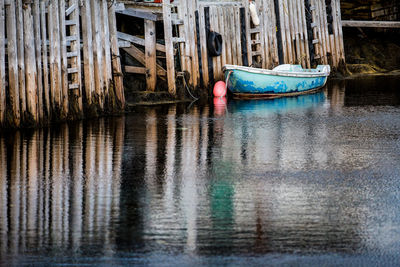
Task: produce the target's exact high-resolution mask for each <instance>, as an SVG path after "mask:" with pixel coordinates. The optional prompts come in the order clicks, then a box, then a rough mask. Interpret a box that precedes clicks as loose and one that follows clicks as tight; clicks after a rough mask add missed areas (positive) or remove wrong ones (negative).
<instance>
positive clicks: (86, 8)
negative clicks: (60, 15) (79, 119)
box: [81, 0, 95, 107]
mask: <svg viewBox="0 0 400 267" xmlns="http://www.w3.org/2000/svg"><path fill="white" fill-rule="evenodd" d="M81 17H82V40H83V73H84V83H85V96H86V103H87V104H88V105H89V107H90V106H91V105H92V104H93V97H94V90H95V83H94V68H93V64H94V62H93V37H92V23H91V6H90V0H84V1H83V6H82V8H81Z"/></svg>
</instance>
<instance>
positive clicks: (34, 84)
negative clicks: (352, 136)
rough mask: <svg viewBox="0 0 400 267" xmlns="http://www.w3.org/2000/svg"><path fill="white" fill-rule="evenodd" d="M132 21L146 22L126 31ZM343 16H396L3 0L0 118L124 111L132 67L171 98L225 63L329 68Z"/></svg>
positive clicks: (339, 45)
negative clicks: (215, 44) (216, 40)
mask: <svg viewBox="0 0 400 267" xmlns="http://www.w3.org/2000/svg"><path fill="white" fill-rule="evenodd" d="M251 5H254V7H255V14H254V13H251V11H250V10H251V7H250V6H251ZM252 8H253V7H252ZM254 15H256V16H255V17H254ZM132 22H134V23H139V24H141V26H140V27H142V28H143V32H132V31H127V30H126V28H129V27H125V26H126V25H128V26H129V24H130V23H132ZM360 23H361V24H360ZM124 25H125V26H124ZM344 26H346V27H399V23H398V22H373V21H370V22H357V21H350V20H346V21H342V18H341V6H340V1H339V0H329V1H328V0H293V1H292V0H254V1H253V2H252V3H250V2H249V1H248V0H238V1H231V2H226V1H224V2H217V1H201V0H175V1H173V2H172V3H171V2H170V0H164V1H163V3H149V2H140V3H139V2H135V1H127V0H125V1H121V0H120V1H112V2H110V1H107V0H68V1H64V0H55V1H49V0H35V1H26V0H15V1H12V0H0V36H1V37H0V125H1V126H0V127H13V128H19V127H32V126H33V127H36V126H40V125H46V124H48V123H50V122H54V121H66V120H73V119H81V118H84V117H89V116H99V115H102V114H112V113H120V112H123V111H124V109H125V106H126V101H125V92H124V82H125V83H126V77H127V76H128V75H133V76H132V77H142V79H144V80H145V88H143V90H145V91H148V92H155V91H156V90H159V89H158V88H167V89H166V90H167V91H168V93H169V95H170V96H171V97H172V98H175V99H177V98H181V97H182V96H181V95H182V94H180V93H179V92H182V91H184V89H182V87H184V88H188V89H189V90H194V91H201V92H203V93H204V94H207V95H210V93H211V90H210V88H211V87H212V86H213V84H214V83H215V82H216V81H218V80H224V74H223V71H222V68H223V66H224V65H226V64H232V65H241V66H253V67H258V68H266V69H270V68H273V67H275V66H277V65H279V64H285V63H288V64H300V65H302V66H303V67H304V68H312V67H315V66H316V65H317V64H329V65H331V67H332V69H333V70H335V69H338V68H341V66H344V65H345V53H344V41H343V30H342V27H344ZM160 35H161V38H160ZM217 35H220V36H221V38H222V43H221V47H220V51H219V54H218V55H214V54H213V53H211V52H210V48H209V45H210V38H211V37H210V36H217ZM211 43H212V42H211ZM122 55H127V56H129V57H130V58H132V62H134V63H129V62H123V60H122V59H121V58H122ZM133 79H135V78H133ZM161 85H163V86H161Z"/></svg>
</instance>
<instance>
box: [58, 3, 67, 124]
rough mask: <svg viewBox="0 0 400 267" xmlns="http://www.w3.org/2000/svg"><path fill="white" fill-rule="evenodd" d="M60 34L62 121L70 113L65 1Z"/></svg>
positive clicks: (62, 4) (61, 15)
mask: <svg viewBox="0 0 400 267" xmlns="http://www.w3.org/2000/svg"><path fill="white" fill-rule="evenodd" d="M58 3H59V4H58V9H59V18H58V21H59V24H60V26H59V34H60V52H61V53H60V55H61V105H62V109H61V114H60V119H62V120H65V119H66V118H67V117H68V113H69V99H68V95H69V93H68V58H67V40H66V38H67V37H66V36H67V33H66V28H65V0H59V2H58Z"/></svg>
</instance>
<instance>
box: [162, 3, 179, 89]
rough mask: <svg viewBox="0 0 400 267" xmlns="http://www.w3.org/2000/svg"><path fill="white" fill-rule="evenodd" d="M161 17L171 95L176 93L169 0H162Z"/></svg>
mask: <svg viewBox="0 0 400 267" xmlns="http://www.w3.org/2000/svg"><path fill="white" fill-rule="evenodd" d="M163 19H164V34H165V49H166V57H167V77H168V91H169V93H170V94H172V95H174V96H175V95H176V86H175V64H174V62H175V60H174V43H173V40H172V20H171V19H172V18H171V3H170V0H165V1H163Z"/></svg>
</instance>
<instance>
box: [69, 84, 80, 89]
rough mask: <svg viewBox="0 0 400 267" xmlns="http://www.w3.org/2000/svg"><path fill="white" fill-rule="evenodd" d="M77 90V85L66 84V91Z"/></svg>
mask: <svg viewBox="0 0 400 267" xmlns="http://www.w3.org/2000/svg"><path fill="white" fill-rule="evenodd" d="M78 88H79V84H77V83H73V84H68V89H70V90H74V89H78Z"/></svg>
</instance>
